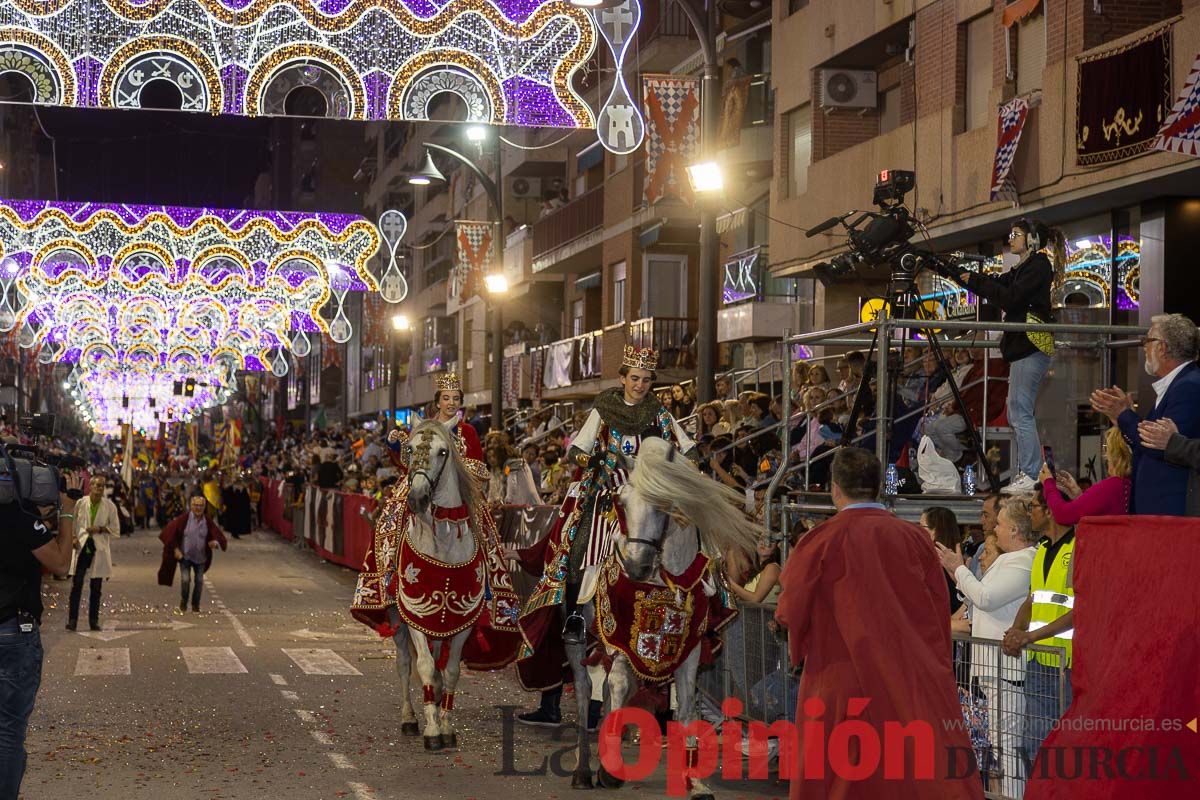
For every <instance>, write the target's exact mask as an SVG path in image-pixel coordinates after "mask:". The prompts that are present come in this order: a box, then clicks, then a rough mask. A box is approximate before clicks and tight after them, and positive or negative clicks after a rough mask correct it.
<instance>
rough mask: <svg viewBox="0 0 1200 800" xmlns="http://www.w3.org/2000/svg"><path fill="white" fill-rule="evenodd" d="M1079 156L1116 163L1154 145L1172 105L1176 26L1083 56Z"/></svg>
mask: <svg viewBox="0 0 1200 800" xmlns="http://www.w3.org/2000/svg"><path fill="white" fill-rule="evenodd" d="M1077 86H1078V89H1077V92H1078V101H1079V102H1078V109H1079V110H1078V112H1077V114H1076V118H1075V153H1076V162H1077V163H1078V164H1079V165H1081V166H1095V165H1097V164H1111V163H1114V162H1116V161H1120V160H1122V159H1125V158H1130V157H1131V156H1135V155H1137V154H1139V153H1144V152H1146V151H1147V150H1149V149H1150V142H1151V140H1152V139H1154V136H1155V133H1156V132H1157V131H1158V128H1159V126H1160V125H1161V124H1162V122H1163V119H1164V118H1165V117H1166V116H1167V110H1168V109H1169V108H1170V106H1171V28H1170V26H1166V27H1160V28H1158V29H1157V30H1154V31H1152V32H1150V33H1148V34H1146V35H1145V36H1142V37H1141V38H1139V39H1137V40H1136V41H1133V42H1129V43H1126V44H1124V45H1121V46H1120V47H1117V48H1114V49H1110V50H1104V51H1102V52H1100V53H1096V54H1092V55H1088V56H1084V57H1081V58H1080V59H1079V81H1078V84H1077Z"/></svg>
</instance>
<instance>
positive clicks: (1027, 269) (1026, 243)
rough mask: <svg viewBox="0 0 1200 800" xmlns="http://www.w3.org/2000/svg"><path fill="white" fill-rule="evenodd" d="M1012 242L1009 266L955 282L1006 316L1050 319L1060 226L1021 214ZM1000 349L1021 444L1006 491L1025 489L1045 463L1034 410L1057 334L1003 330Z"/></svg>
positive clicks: (1060, 263) (1061, 255)
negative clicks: (1016, 259)
mask: <svg viewBox="0 0 1200 800" xmlns="http://www.w3.org/2000/svg"><path fill="white" fill-rule="evenodd" d="M1008 244H1009V249H1010V250H1011V251H1012V253H1013V255H1015V256H1018V257H1019V258H1020V259H1021V260H1020V261H1019V262H1018V263H1017V265H1016V266H1015V267H1013V268H1012V269H1011V270H1009V271H1008V272H1006V273H1005V274H1003V275H997V276H993V275H984V274H983V273H982V272H969V271H966V270H963V271H962V272H960V273H959V274H958V275H957V277H955V280H956V282H957V283H959V284H960V285H962V286H963V287H965V288H966V289H969V290H970V291H972V292H974V293H975V294H977V295H979V296H980V297H982V298H983V299H985V300H987V301H988V302H991V303H995V304H996V305H998V306H999V307H1000V309H1001V311H1003V312H1004V321H1005V322H1028V323H1046V322H1052V321H1053V319H1054V317H1053V314H1052V312H1051V307H1050V292H1051V289H1052V288H1053V287H1054V286H1055V285H1057V284H1058V283H1060V282H1061V281H1062V275H1063V270H1064V269H1065V267H1066V261H1067V253H1066V243H1065V240H1064V239H1063V235H1062V232H1061V231H1059V230H1056V229H1052V228H1048V227H1046V226H1045V225H1043V224H1042V223H1041V222H1038V221H1037V220H1031V219H1020V220H1017V221H1016V222H1014V223H1013V225H1012V231H1011V232H1010V233H1009V235H1008ZM1045 249H1049V250H1050V254H1051V256H1053V260H1051V258H1050V257H1047V255H1046V253H1045V252H1043V251H1044V250H1045ZM1000 355H1001V356H1002V357H1003V358H1004V360H1005V361H1006V362H1007V363H1008V364H1009V376H1008V421H1009V424H1010V425H1012V428H1013V434H1014V436H1015V438H1016V448H1017V453H1016V459H1015V460H1016V466H1017V472H1016V474H1014V475H1013V479H1012V481H1011V483H1009V485H1008V486H1007V487H1005V488H1004V489H1003V490H1002V491H1003V492H1004V493H1005V494H1020V493H1026V494H1027V493H1030V492H1032V491H1033V490H1034V487H1035V486H1036V485H1037V481H1036V480H1035V479H1034V476H1035V475H1037V474H1038V472H1039V471H1040V470H1041V467H1042V446H1041V440H1040V438H1039V436H1038V429H1037V419H1036V418H1035V416H1034V410H1035V408H1036V406H1037V396H1038V390H1039V389H1040V388H1041V385H1042V380H1043V379H1045V377H1046V372H1047V371H1048V370H1049V369H1050V358H1051V356H1053V355H1054V335H1053V334H1051V333H1034V332H1028V333H1018V332H1010V333H1005V334H1004V335H1003V336H1001V338H1000Z"/></svg>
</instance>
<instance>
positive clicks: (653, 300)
mask: <svg viewBox="0 0 1200 800" xmlns="http://www.w3.org/2000/svg"><path fill="white" fill-rule="evenodd" d="M730 12H731V13H726V14H725V15H724V16H723V17H722V34H721V36H720V38H719V39H718V45H719V50H720V56H721V61H722V73H723V77H724V78H725V84H726V87H727V89H726V103H727V104H731V106H732V107H731V108H730V109H729V110H727V112H726V114H725V116H726V117H727V118H728V119H727V120H723V125H722V128H723V130H722V136H721V141H720V142H719V146H718V157H719V158H720V160H721V161H722V163H723V165H724V167H725V172H726V181H727V187H728V190H727V192H726V194H725V196H724V197H723V198H722V199H720V200H718V201H716V202H717V203H718V211H719V213H720V217H719V219H718V229H719V231H720V265H719V269H718V270H717V272H718V275H717V276H716V280H717V281H719V282H720V284H721V285H720V287H719V288H720V291H721V292H722V306H723V308H722V312H721V314H722V318H721V324H720V326H719V331H718V333H719V338H720V339H721V341H722V343H723V345H725V346H723V347H722V348H721V361H722V363H723V365H725V366H744V365H747V364H748V365H750V366H753V365H754V364H756V363H757V361H758V359H759V353H760V352H763V353H765V352H767V351H768V350H770V348H771V346H770V344H769V342H770V340H771V339H772V338H774V337H777V336H778V334H779V331H780V330H782V329H783V328H786V327H796V326H797V325H798V324H799V322H800V320H801V319H802V318H803V317H805V316H811V305H810V303H811V295H812V292H811V290H810V289H808V288H807V287H809V286H811V283H812V281H811V280H808V279H801V280H796V279H792V278H784V279H774V278H772V276H771V274H770V272H769V270H768V261H769V259H768V255H767V254H768V250H769V248H768V224H767V223H768V220H767V212H768V204H769V196H770V186H771V182H772V176H773V168H774V165H773V162H774V153H775V147H776V143H775V140H774V125H773V124H772V122H773V117H772V114H771V108H772V103H771V85H770V79H771V76H770V64H771V27H772V19H771V13H770V11H769V9H766V8H762V9H758V8H751V6H750V5H749V4H741V5H739V6H736V7H731V9H730ZM634 52H635V53H636V55H637V57H636V58H635V59H631V60H630V62H627V72H626V75H625V80H626V83H627V84H628V85H629V86H630V87H634V88H633V91H634V92H635V93H637V92H640V85H641V76H643V75H649V74H662V73H672V74H678V75H698V74H699V72H700V69H701V66H702V62H701V56H700V48H699V43H698V40H697V39H696V37H695V34H694V33H693V30H692V28H691V26H690V24H689V23H688V21H687V18H686V16H685V15H684V14H683V12H682V11H681V10H680V9H679V8H678V7H677V6H676V4H675V3H674V0H645V2H644V3H643V18H642V22H641V25H640V27H639V33H638V38H637V42H636V49H635V50H634ZM611 85H612V65H611V62H610V61H606V60H605V58H604V57H602V56H600V55H598V56H597V58H596V60H595V61H594V63H593V65H592V68H591V69H589V70H587V71H586V74H585V75H584V76H583V78H582V80H581V81H580V82H578V83H577V88H578V89H579V91H580V92H581V94H582V96H584V98H585V99H586V100H587V101H588V102H589V103H590V104H591V105H592V106H593V107H597V106H598V105H599V100H600V99H601V97H603V96H606V94H607V92H608V91H609V90H610V89H611ZM731 93H732V94H733V99H732V101H731V100H730V99H729V98H730V94H731ZM433 116H435V117H438V118H439V121H438V122H434V123H423V124H421V125H419V126H413V125H407V126H405V125H399V124H373V125H371V126H369V127H368V133H367V139H368V145H369V148H370V149H372V150H373V152H374V155H372V156H369V157H368V161H369V162H370V163H368V164H367V167H368V171H369V172H370V173H371V175H370V177H369V188H367V190H366V192H365V195H364V200H365V208H366V211H365V213H366V214H367V215H368V216H369V217H372V218H374V217H376V216H377V215H378V214H379V213H381V212H382V211H383V210H385V209H387V208H396V209H399V210H401V211H402V212H404V213H405V214H406V215H407V216H408V220H409V226H408V232H407V234H406V236H405V242H406V243H407V244H408V249H407V250H406V270H407V271H406V275H407V277H408V280H409V289H410V293H409V297H408V298H407V299H406V300H405V301H404V302H403V303H401V304H399V307H391V308H380V307H378V304H377V303H375V304H373V303H372V301H368V304H367V307H365V308H364V319H363V326H364V327H363V329H364V331H366V332H367V333H366V334H365V338H364V341H363V349H362V351H361V353H359V354H358V358H359V363H360V364H361V370H360V373H361V374H360V381H361V386H360V396H361V399H360V401H359V405H358V409H357V413H359V414H360V415H363V416H367V415H371V414H378V413H380V412H385V411H387V410H388V409H389V404H390V403H391V397H390V392H389V385H390V382H391V381H392V380H395V381H396V382H397V388H396V401H395V406H396V413H397V415H398V417H399V418H401V419H403V418H405V417H406V416H408V415H410V414H411V413H412V412H413V411H414V410H416V409H418V408H421V407H422V406H423V405H425V404H426V403H427V402H428V401H429V400H431V399H432V397H433V390H432V385H433V384H432V377H433V376H434V375H436V374H437V373H438V372H442V371H450V370H453V371H456V372H458V373H460V374H461V375H462V376H463V380H464V390H465V402H466V404H467V405H468V406H477V407H481V408H482V407H488V408H489V409H490V399H491V388H492V387H491V374H492V370H491V364H492V361H491V359H492V353H493V350H494V348H493V345H492V341H491V333H490V331H491V330H492V328H493V315H494V314H496V313H497V311H498V313H500V314H501V315H502V317H503V320H504V324H503V325H502V328H503V330H504V352H505V363H504V368H503V374H504V375H505V376H506V378H505V384H506V385H505V390H504V396H505V401H504V405H505V408H506V409H508V410H510V411H511V410H512V409H514V408H516V407H518V406H525V405H530V404H533V405H544V404H551V403H555V402H559V401H574V400H588V399H590V398H591V397H593V396H594V395H595V394H596V393H597V392H598V391H599V390H600V389H601V388H604V387H605V386H610V385H614V384H615V382H616V379H617V370H618V368H619V366H620V361H621V355H622V351H623V348H624V347H625V346H626V345H627V344H632V345H635V346H639V347H645V346H649V347H654V348H656V349H658V350H659V351H660V353H661V365H662V369H660V380H661V381H663V382H670V383H673V382H684V381H687V380H690V379H692V378H694V376H695V372H696V367H695V348H694V341H695V336H696V333H697V318H698V316H699V308H698V302H697V296H698V288H699V283H698V281H699V279H700V274H701V273H700V265H699V260H698V259H699V248H698V240H699V237H698V225H699V221H700V216H699V211H698V208H697V205H696V203H695V202H685V201H682V200H679V199H677V198H670V197H668V198H663V199H658V200H657V201H656V202H647V201H646V194H645V184H646V161H645V149H644V148H642V149H641V150H639V151H638V152H636V153H634V154H631V155H628V156H619V155H614V154H613V153H610V152H608V151H606V150H605V149H604V148H603V147H601V145H600V144H599V143H598V142H597V140H596V136H595V133H594V132H593V131H574V132H567V131H563V130H558V129H536V128H531V129H521V130H515V129H511V128H510V129H490V130H489V131H488V136H489V137H494V136H496V135H500V136H502V137H503V139H502V140H501V145H500V153H501V155H500V162H501V163H500V168H499V171H498V175H499V181H498V186H499V189H500V191H501V192H502V193H503V205H504V216H505V222H504V226H503V231H502V234H500V235H502V237H503V248H502V250H503V256H502V258H503V262H502V268H503V271H504V274H505V277H506V278H507V282H508V286H509V289H508V292H507V293H506V294H505V295H504V296H503V297H501V298H492V297H489V296H488V295H487V294H486V292H479V293H477V294H471V293H469V292H464V291H463V286H462V285H461V281H459V280H457V279H456V270H455V259H456V253H455V245H454V241H453V239H454V230H453V227H454V221H455V220H461V219H468V220H494V214H495V212H494V211H493V210H492V208H491V206H490V204H489V202H488V199H487V197H486V195H485V193H484V192H483V189H482V187H481V186H480V185H479V182H478V181H476V180H474V179H473V178H472V177H471V176H470V175H469V172H468V171H467V170H465V169H463V168H462V167H461V165H459V164H458V163H456V162H455V160H454V159H448V158H444V157H442V156H441V155H440V154H438V153H436V152H435V153H434V154H433V157H434V161H435V163H436V165H437V166H438V168H439V169H440V170H441V171H442V172H443V174H444V175H445V176H446V181H445V182H444V183H435V184H433V185H430V186H427V187H411V186H409V184H408V182H407V179H408V176H409V175H410V174H411V173H412V171H413V170H414V169H416V168H417V166H418V165H420V164H421V163H422V161H423V159H424V154H425V147H424V145H425V143H426V142H435V143H439V144H443V145H445V146H448V147H451V148H452V149H455V150H457V151H458V152H460V153H462V154H463V155H466V156H468V157H469V158H471V159H472V160H474V161H475V162H476V163H477V164H478V165H479V166H480V167H481V168H482V169H483V170H484V171H485V172H486V173H487V174H489V175H497V169H496V165H495V163H494V151H493V150H492V142H493V141H494V140H492V139H490V138H489V139H488V140H487V141H486V142H485V143H483V144H476V143H474V142H470V141H468V140H467V138H466V131H465V126H464V125H462V124H458V123H456V122H455V120H458V119H461V118H462V117H461V109H459V108H457V107H456V105H455V102H454V100H453V99H452V98H450V97H449V96H446V98H445V102H444V103H440V99H439V101H435V107H434V113H433ZM798 299H803V300H805V301H806V303H808V304H805V305H802V304H800V303H797V302H796V301H797V300H798ZM397 311H399V312H402V313H404V314H405V315H406V316H407V318H408V319H409V320H411V321H412V325H413V327H412V330H411V331H410V332H408V333H395V332H392V331H385V333H386V335H385V336H383V337H382V339H383V340H386V341H380V340H379V338H378V337H373V336H372V335H371V333H370V332H371V331H372V330H376V331H378V330H380V329H381V328H383V327H386V326H384V325H381V324H379V323H378V321H376V322H372V321H371V319H370V318H371V317H372V316H376V317H378V316H380V315H382V314H389V315H390V314H392V313H396V312H397ZM389 341H390V345H389ZM764 344H765V345H766V347H765V348H764V347H763V345H764ZM756 345H757V347H756ZM389 354H392V355H395V356H397V357H396V358H395V359H394V361H393V359H392V358H391V357H390V355H389Z"/></svg>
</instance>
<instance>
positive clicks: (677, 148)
mask: <svg viewBox="0 0 1200 800" xmlns="http://www.w3.org/2000/svg"><path fill="white" fill-rule="evenodd" d="M642 85H643V88H644V98H645V106H646V116H647V117H648V120H649V121H648V124H647V126H646V188H645V197H646V203H647V204H652V203H656V202H658V201H659V200H661V199H663V198H665V197H674V198H678V199H680V200H686V201H688V202H691V199H692V185H691V183H690V182H689V181H688V177H687V172H686V169H687V165H688V164H690V163H692V161H693V160H695V158H696V156H697V155H698V154H699V152H700V79H699V78H688V77H680V76H678V75H644V76H642Z"/></svg>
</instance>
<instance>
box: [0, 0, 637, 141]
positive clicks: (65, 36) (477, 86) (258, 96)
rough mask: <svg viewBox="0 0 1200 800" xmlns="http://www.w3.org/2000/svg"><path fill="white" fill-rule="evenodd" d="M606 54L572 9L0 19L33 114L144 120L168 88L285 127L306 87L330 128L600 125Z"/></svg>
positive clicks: (300, 0) (243, 3) (156, 6)
mask: <svg viewBox="0 0 1200 800" xmlns="http://www.w3.org/2000/svg"><path fill="white" fill-rule="evenodd" d="M631 1H632V0H631ZM595 46H596V33H595V29H594V27H593V25H592V21H591V19H590V18H589V16H588V14H587V12H586V11H584V10H583V9H580V8H575V7H573V6H572V5H570V4H569V3H567V2H564V0H552V1H551V2H546V0H11V2H9V3H6V4H5V7H4V9H3V12H2V13H0V63H3V64H4V66H5V71H6V72H16V73H20V74H23V75H24V76H25V77H26V78H27V79H28V81H29V84H30V86H31V91H32V94H33V102H35V103H40V104H46V105H63V106H75V107H80V108H96V107H99V108H126V109H134V108H142V107H143V103H144V102H147V101H148V96H147V95H146V94H145V90H146V89H147V87H150V86H154V85H155V84H168V85H170V86H171V87H174V91H176V92H177V93H178V104H179V108H180V109H181V110H184V111H195V112H208V113H212V114H218V113H220V114H239V115H246V116H256V115H273V116H283V115H286V114H288V112H289V110H290V109H289V108H288V98H289V96H290V95H291V94H292V92H293V91H294V90H296V89H299V88H304V89H306V90H311V91H315V92H316V93H317V94H318V95H319V96H320V99H321V101H322V102H323V105H324V113H323V116H327V117H337V118H344V119H360V120H383V119H391V120H425V119H429V115H430V111H431V105H432V102H431V101H432V100H433V99H434V98H435V97H437V96H438V95H440V94H442V93H446V92H449V93H451V94H455V95H457V96H458V97H460V98H461V99H462V100H463V102H464V103H465V105H466V107H467V109H468V120H469V121H471V122H480V123H492V124H508V125H525V126H549V127H562V128H591V127H594V125H595V120H594V117H593V115H592V111H591V110H590V109H589V108H588V106H587V105H586V104H585V103H584V102H583V100H582V99H581V98H580V97H579V95H578V94H577V93H576V91H575V89H574V88H573V86H572V81H573V79H574V77H575V75H576V73H577V72H578V71H579V70H580V69H581V68H582V67H583V65H584V64H585V63H586V62H587V61H588V59H589V58H590V57H591V55H592V53H593V52H594V49H595ZM154 94H155V95H158V94H159V93H158V92H157V91H156V92H154ZM317 108H318V110H319V109H320V106H319V105H318V106H317ZM318 115H321V114H318Z"/></svg>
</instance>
